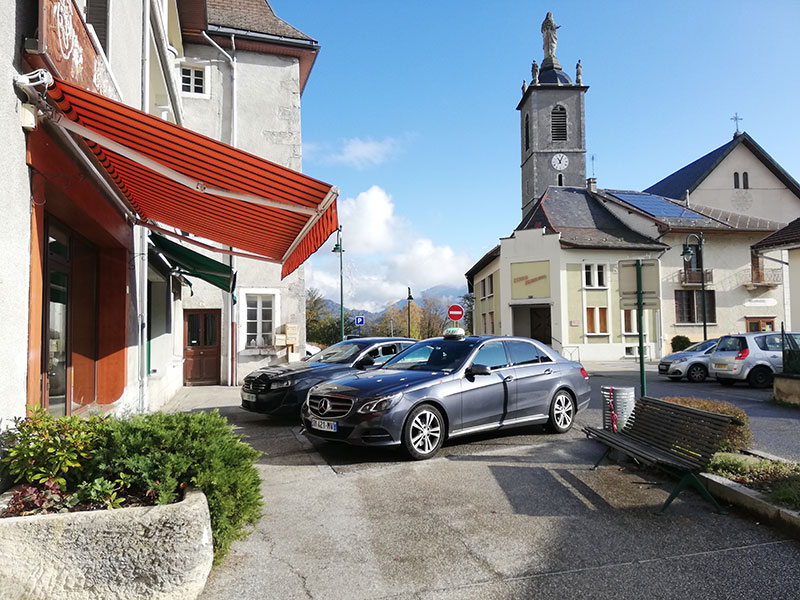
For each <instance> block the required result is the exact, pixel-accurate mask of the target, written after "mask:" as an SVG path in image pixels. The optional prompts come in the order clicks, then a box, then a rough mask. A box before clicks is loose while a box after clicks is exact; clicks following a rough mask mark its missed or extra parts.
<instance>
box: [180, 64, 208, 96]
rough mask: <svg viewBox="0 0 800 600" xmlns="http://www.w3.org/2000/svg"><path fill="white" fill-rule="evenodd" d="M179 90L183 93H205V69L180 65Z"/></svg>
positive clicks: (199, 94)
mask: <svg viewBox="0 0 800 600" xmlns="http://www.w3.org/2000/svg"><path fill="white" fill-rule="evenodd" d="M181 91H182V92H183V93H184V94H193V95H198V96H201V95H206V94H207V92H206V71H205V69H204V68H202V67H199V68H198V67H181Z"/></svg>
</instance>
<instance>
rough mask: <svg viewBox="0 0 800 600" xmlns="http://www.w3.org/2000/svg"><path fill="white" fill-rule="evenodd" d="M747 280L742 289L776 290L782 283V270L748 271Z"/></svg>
mask: <svg viewBox="0 0 800 600" xmlns="http://www.w3.org/2000/svg"><path fill="white" fill-rule="evenodd" d="M747 272H748V273H749V274H750V277H749V278H748V279H749V280H746V281H745V284H744V287H745V288H747V289H748V290H754V289H757V288H776V287H778V286H779V285H781V284H782V283H783V269H780V268H778V269H749V271H747Z"/></svg>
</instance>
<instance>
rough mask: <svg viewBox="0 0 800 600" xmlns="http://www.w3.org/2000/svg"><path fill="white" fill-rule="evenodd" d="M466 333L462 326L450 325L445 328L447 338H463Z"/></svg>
mask: <svg viewBox="0 0 800 600" xmlns="http://www.w3.org/2000/svg"><path fill="white" fill-rule="evenodd" d="M466 335H467V334H466V333H465V332H464V329H463V328H461V327H448V328H447V329H445V330H444V337H445V339H450V340H452V339H463V338H464V337H466Z"/></svg>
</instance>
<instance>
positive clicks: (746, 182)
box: [742, 171, 750, 190]
mask: <svg viewBox="0 0 800 600" xmlns="http://www.w3.org/2000/svg"><path fill="white" fill-rule="evenodd" d="M742 187H743V188H744V189H746V190H748V189H750V181H749V178H748V177H747V171H745V172H744V173H742Z"/></svg>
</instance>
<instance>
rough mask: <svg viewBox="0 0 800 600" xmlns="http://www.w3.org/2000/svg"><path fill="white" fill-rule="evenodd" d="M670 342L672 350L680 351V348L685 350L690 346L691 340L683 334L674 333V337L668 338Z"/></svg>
mask: <svg viewBox="0 0 800 600" xmlns="http://www.w3.org/2000/svg"><path fill="white" fill-rule="evenodd" d="M670 344H672V351H673V352H680V351H681V350H686V348H688V347H689V346H691V345H692V340H690V339H689V338H688V337H686V336H685V335H676V336H675V337H674V338H672V340H670Z"/></svg>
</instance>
